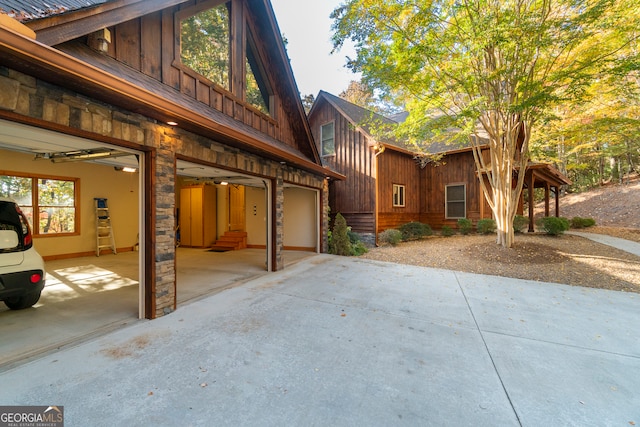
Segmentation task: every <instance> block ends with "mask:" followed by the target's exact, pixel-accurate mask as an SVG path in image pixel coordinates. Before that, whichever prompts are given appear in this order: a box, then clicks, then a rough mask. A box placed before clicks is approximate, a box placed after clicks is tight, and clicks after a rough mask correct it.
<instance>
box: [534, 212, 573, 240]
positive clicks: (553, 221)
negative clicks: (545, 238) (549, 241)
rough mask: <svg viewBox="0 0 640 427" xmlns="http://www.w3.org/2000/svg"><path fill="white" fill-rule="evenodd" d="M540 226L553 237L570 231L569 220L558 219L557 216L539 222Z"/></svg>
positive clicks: (541, 219)
mask: <svg viewBox="0 0 640 427" xmlns="http://www.w3.org/2000/svg"><path fill="white" fill-rule="evenodd" d="M538 225H539V226H540V227H542V229H543V230H544V231H545V232H546V233H547V234H549V235H551V236H558V235H560V234H562V233H564V232H565V231H567V230H568V229H569V220H568V219H567V218H558V217H555V216H547V217H544V218H540V220H538Z"/></svg>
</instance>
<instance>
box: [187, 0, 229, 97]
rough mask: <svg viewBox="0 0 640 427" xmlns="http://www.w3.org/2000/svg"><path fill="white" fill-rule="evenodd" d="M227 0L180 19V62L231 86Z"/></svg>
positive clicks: (220, 84)
mask: <svg viewBox="0 0 640 427" xmlns="http://www.w3.org/2000/svg"><path fill="white" fill-rule="evenodd" d="M229 8H230V2H227V3H223V4H221V5H219V6H216V7H214V8H211V9H207V10H203V11H201V12H198V13H196V14H195V15H192V16H190V17H188V18H186V19H183V20H182V21H180V62H182V64H183V65H185V66H186V67H189V68H191V69H192V70H194V71H195V72H197V73H198V74H200V75H202V76H204V77H206V78H207V79H209V80H210V81H212V82H213V83H215V84H217V85H219V86H221V87H223V88H225V89H227V90H229V89H230V75H229V72H230V68H231V67H230V60H229V58H230V25H229Z"/></svg>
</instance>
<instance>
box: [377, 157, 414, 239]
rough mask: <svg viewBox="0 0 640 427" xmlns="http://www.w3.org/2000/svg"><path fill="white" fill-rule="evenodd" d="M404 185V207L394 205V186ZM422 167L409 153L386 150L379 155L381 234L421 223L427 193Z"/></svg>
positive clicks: (379, 222)
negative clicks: (422, 206) (422, 202)
mask: <svg viewBox="0 0 640 427" xmlns="http://www.w3.org/2000/svg"><path fill="white" fill-rule="evenodd" d="M394 184H397V185H403V186H404V189H405V194H404V198H405V206H404V207H399V206H393V185H394ZM424 188H425V187H424V185H423V183H422V177H421V175H420V167H419V166H418V165H417V164H416V162H415V160H413V158H412V157H411V156H409V155H407V154H402V153H398V152H397V151H394V150H391V149H386V150H385V151H384V152H383V153H382V154H380V155H379V156H378V227H377V228H378V230H377V231H378V232H381V231H384V230H388V229H390V228H398V227H399V226H400V225H402V224H405V223H407V222H411V221H419V220H420V200H421V199H422V197H423V195H422V193H424V192H425V191H426V190H425V189H424Z"/></svg>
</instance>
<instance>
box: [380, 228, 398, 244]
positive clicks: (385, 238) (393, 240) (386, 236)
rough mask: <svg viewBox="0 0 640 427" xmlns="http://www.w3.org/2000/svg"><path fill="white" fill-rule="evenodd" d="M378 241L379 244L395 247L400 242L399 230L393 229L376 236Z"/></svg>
mask: <svg viewBox="0 0 640 427" xmlns="http://www.w3.org/2000/svg"><path fill="white" fill-rule="evenodd" d="M378 240H379V241H380V242H381V243H387V244H389V245H391V246H395V245H397V244H398V243H400V241H401V240H402V233H401V232H400V230H396V229H395V228H391V229H389V230H384V231H383V232H382V233H380V234H378Z"/></svg>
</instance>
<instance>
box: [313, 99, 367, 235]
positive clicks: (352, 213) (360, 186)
mask: <svg viewBox="0 0 640 427" xmlns="http://www.w3.org/2000/svg"><path fill="white" fill-rule="evenodd" d="M330 122H334V123H335V126H334V129H335V154H334V155H330V156H323V157H322V164H323V165H324V166H326V167H328V168H329V169H331V170H333V171H335V172H338V173H340V174H343V175H345V177H346V179H345V180H344V181H332V182H331V184H330V187H329V206H330V208H331V217H332V218H334V217H335V215H336V214H337V213H340V214H342V216H344V218H345V219H346V221H347V225H348V226H350V227H351V229H352V230H353V231H355V232H357V233H375V190H376V189H375V178H374V177H375V170H376V165H375V162H376V158H375V153H374V150H373V147H371V144H370V141H369V137H368V136H367V135H365V134H364V133H362V132H361V131H360V130H358V128H357V127H356V126H354V125H353V124H351V123H350V122H349V121H348V120H347V119H346V118H345V117H344V116H343V115H342V114H340V112H338V111H337V110H336V109H335V108H334V107H333V106H332V105H331V104H329V103H327V102H323V103H322V104H321V105H318V108H317V109H316V111H315V112H314V115H313V121H312V123H311V132H312V133H313V137H314V139H315V141H316V145H317V147H318V151H319V152H321V148H322V147H321V146H320V144H321V142H320V141H321V138H320V128H321V127H322V125H324V124H327V123H330Z"/></svg>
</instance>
